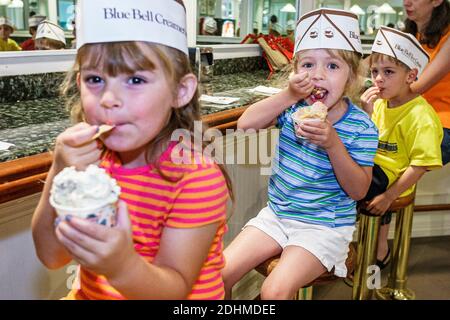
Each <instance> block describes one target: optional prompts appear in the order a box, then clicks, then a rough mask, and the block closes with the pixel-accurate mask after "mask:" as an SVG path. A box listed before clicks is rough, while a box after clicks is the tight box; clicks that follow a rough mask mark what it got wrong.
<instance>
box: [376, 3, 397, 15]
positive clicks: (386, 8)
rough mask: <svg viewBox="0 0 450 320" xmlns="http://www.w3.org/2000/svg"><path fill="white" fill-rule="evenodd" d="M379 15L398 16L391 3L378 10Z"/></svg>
mask: <svg viewBox="0 0 450 320" xmlns="http://www.w3.org/2000/svg"><path fill="white" fill-rule="evenodd" d="M377 13H385V14H396V13H397V11H395V10H394V8H392V7H391V6H390V5H389V3H387V2H385V3H383V4H382V5H381V6H380V7H378V9H377Z"/></svg>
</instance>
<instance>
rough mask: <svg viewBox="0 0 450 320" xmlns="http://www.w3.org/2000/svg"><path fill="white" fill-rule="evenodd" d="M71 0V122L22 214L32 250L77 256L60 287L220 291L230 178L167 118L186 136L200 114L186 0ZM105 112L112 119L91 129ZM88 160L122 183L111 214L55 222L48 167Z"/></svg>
mask: <svg viewBox="0 0 450 320" xmlns="http://www.w3.org/2000/svg"><path fill="white" fill-rule="evenodd" d="M78 5H79V11H78V12H79V15H78V17H79V18H80V21H78V22H77V27H78V29H77V33H78V38H77V45H78V46H79V47H78V52H77V57H76V62H75V66H74V68H73V70H72V71H71V72H70V73H69V74H68V76H67V79H66V86H65V92H66V93H69V94H70V93H73V94H74V95H73V96H72V97H71V98H70V99H69V103H70V107H71V114H72V118H73V119H74V120H75V121H77V122H79V123H78V124H76V125H75V126H73V127H71V128H69V129H67V130H66V131H65V132H63V133H62V134H60V135H59V136H58V138H57V140H56V146H55V150H54V161H53V164H52V167H51V169H50V171H49V174H48V178H47V183H46V185H45V188H44V191H43V193H42V197H41V199H40V202H39V205H38V207H37V209H36V211H35V214H34V217H33V223H32V230H33V238H34V242H35V246H36V251H37V254H38V256H39V258H40V260H41V261H42V262H43V263H44V264H45V265H46V266H47V267H48V268H51V269H55V268H60V267H62V266H65V265H67V264H68V263H69V262H70V261H71V260H72V259H74V260H75V261H76V262H78V263H79V265H80V268H79V271H78V274H77V281H76V283H77V285H74V286H73V287H72V288H71V290H70V292H69V294H68V296H67V297H66V298H67V299H186V298H187V299H223V297H224V286H223V282H222V278H221V269H222V268H223V266H224V258H223V254H222V249H223V235H224V233H225V231H226V205H227V200H228V198H229V194H230V192H229V188H228V187H229V186H230V183H229V178H228V176H227V174H226V172H225V171H224V169H223V168H222V167H221V166H219V165H217V164H215V163H214V162H213V161H211V159H209V158H207V157H206V156H203V155H202V152H201V151H194V150H193V148H184V149H180V148H179V146H180V145H179V144H178V140H177V141H171V135H172V134H173V132H174V131H175V130H177V129H181V130H182V131H183V132H184V133H187V134H188V135H189V134H190V136H191V137H193V136H194V120H199V119H200V111H199V104H198V101H197V80H196V77H195V76H194V75H193V74H192V73H191V71H190V66H189V60H188V56H187V41H186V32H185V14H186V13H185V8H184V5H183V3H182V2H181V1H176V0H175V1H167V0H164V1H162V0H161V1H121V0H100V1H90V0H89V1H88V0H84V1H83V0H81V1H78ZM105 35H106V36H105ZM105 37H107V39H108V40H107V41H105V40H104V39H105ZM104 123H107V124H110V125H113V126H114V129H113V130H112V131H110V132H109V133H107V134H104V135H103V136H102V137H101V141H91V139H92V137H93V136H94V135H95V133H96V130H98V127H99V125H101V124H104ZM187 139H188V140H187V141H184V145H189V144H190V142H191V141H189V137H188V138H187ZM182 150H183V151H184V152H187V154H188V157H186V154H182V153H181V152H182ZM180 159H181V160H186V159H188V160H195V161H180ZM92 163H98V164H99V165H100V166H101V167H102V168H104V169H105V170H106V171H107V172H108V173H109V174H110V175H111V176H112V177H113V178H115V179H116V180H117V182H118V183H119V185H120V187H121V196H120V198H121V200H120V201H119V204H118V213H117V222H116V225H114V226H113V227H111V228H109V227H105V226H102V225H97V224H94V223H91V222H89V221H86V220H82V219H78V218H76V217H71V218H69V219H66V220H65V221H62V222H60V223H59V224H58V225H57V226H56V228H55V226H54V220H55V217H56V215H55V211H54V209H53V208H52V207H51V206H50V204H49V201H48V197H49V190H50V188H51V184H52V179H53V177H54V176H55V175H56V174H57V173H58V172H59V171H61V170H62V169H63V168H64V167H67V166H75V167H76V168H77V169H83V168H85V167H86V166H87V165H89V164H92Z"/></svg>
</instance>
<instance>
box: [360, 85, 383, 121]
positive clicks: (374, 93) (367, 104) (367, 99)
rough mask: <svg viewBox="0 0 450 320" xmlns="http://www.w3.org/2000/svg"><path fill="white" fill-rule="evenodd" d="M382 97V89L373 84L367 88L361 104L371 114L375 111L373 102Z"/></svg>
mask: <svg viewBox="0 0 450 320" xmlns="http://www.w3.org/2000/svg"><path fill="white" fill-rule="evenodd" d="M379 97H380V89H378V87H376V86H373V87H370V88H369V89H367V90H366V91H365V92H364V93H363V94H362V95H361V105H362V107H363V109H364V111H366V112H367V113H368V114H369V115H372V113H373V103H374V102H375V100H377V99H378V98H379Z"/></svg>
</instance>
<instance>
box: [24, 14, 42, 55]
mask: <svg viewBox="0 0 450 320" xmlns="http://www.w3.org/2000/svg"><path fill="white" fill-rule="evenodd" d="M30 15H31V13H30ZM45 19H47V17H46V16H38V15H31V16H30V18H28V31H29V32H30V34H31V38H30V39H28V40H26V41H24V42H22V44H21V45H20V47H21V48H22V50H24V51H29V50H36V47H35V39H36V32H37V27H38V25H39V23H41V22H42V21H44V20H45Z"/></svg>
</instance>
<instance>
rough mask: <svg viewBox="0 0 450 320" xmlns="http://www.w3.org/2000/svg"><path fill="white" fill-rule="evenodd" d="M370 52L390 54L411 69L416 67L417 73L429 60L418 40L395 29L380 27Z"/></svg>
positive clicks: (420, 71)
mask: <svg viewBox="0 0 450 320" xmlns="http://www.w3.org/2000/svg"><path fill="white" fill-rule="evenodd" d="M372 52H378V53H382V54H386V55H388V56H391V57H393V58H395V59H397V60H399V61H401V62H403V63H404V64H406V65H407V66H408V67H410V68H411V69H414V68H416V69H417V70H418V71H419V73H418V74H419V75H420V74H421V73H422V71H423V69H424V68H425V66H426V65H427V63H428V62H429V61H430V57H429V56H428V54H427V52H426V51H425V50H424V49H422V46H421V45H420V43H419V41H417V39H416V38H415V37H414V36H413V35H411V34H409V33H404V32H401V31H398V30H396V29H392V28H388V27H381V28H380V30H378V33H377V36H376V37H375V40H374V42H373V45H372Z"/></svg>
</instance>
